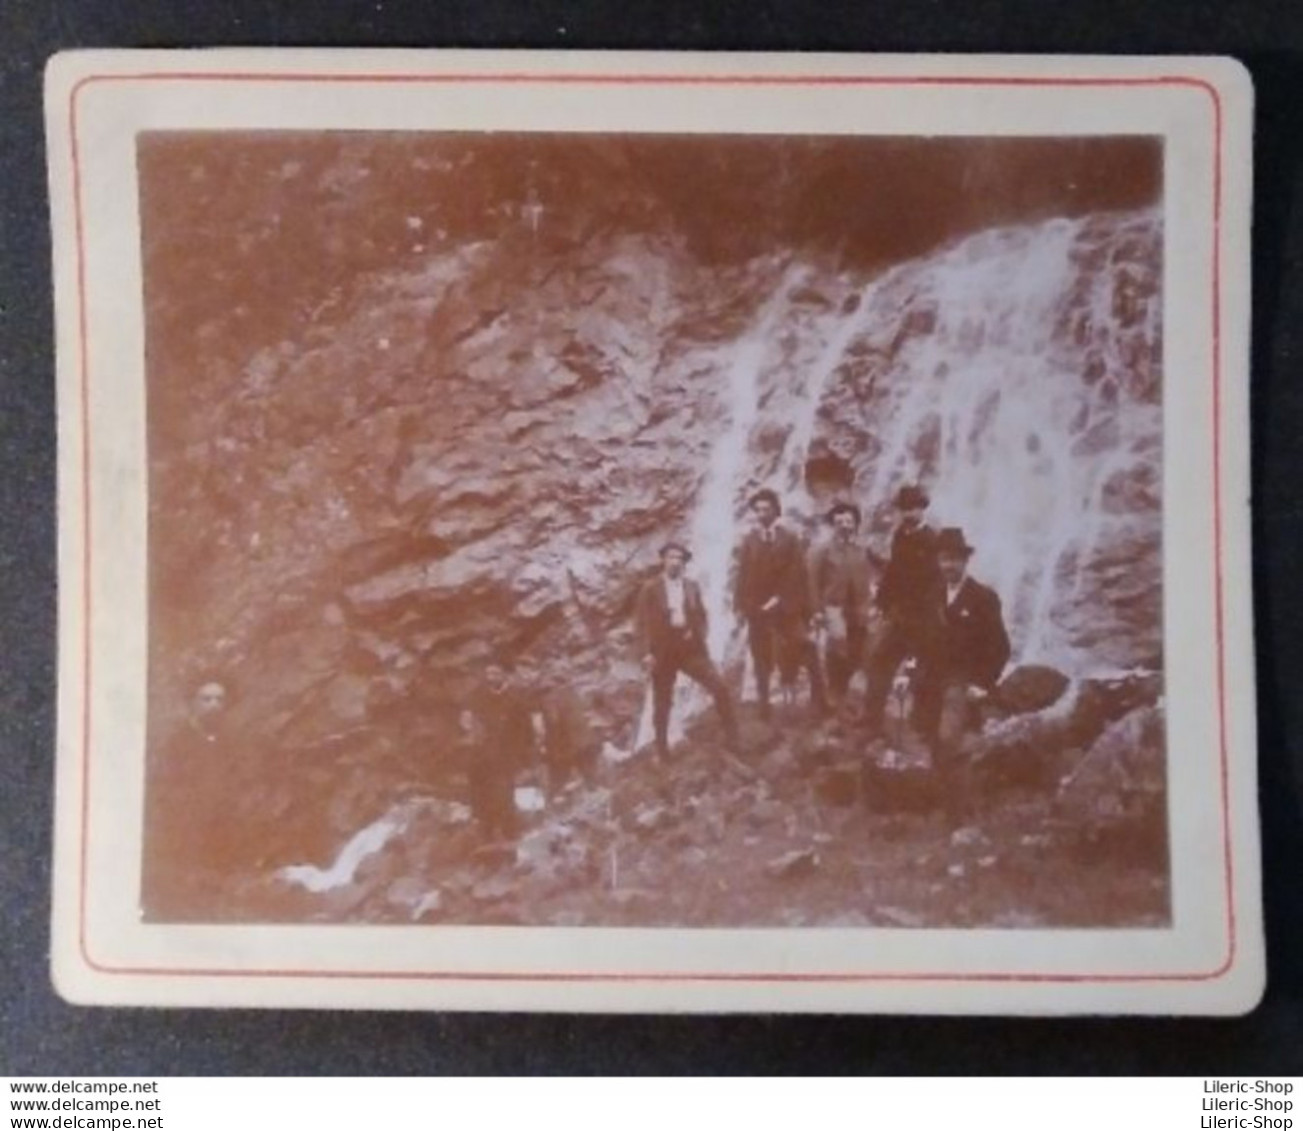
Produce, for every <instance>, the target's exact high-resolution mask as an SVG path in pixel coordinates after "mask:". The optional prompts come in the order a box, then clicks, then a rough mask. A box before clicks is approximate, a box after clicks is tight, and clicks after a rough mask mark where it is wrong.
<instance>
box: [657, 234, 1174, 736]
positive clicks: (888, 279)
mask: <svg viewBox="0 0 1303 1131" xmlns="http://www.w3.org/2000/svg"><path fill="white" fill-rule="evenodd" d="M1161 237H1162V230H1161V218H1160V214H1159V213H1158V211H1157V210H1143V211H1139V212H1133V213H1124V214H1103V215H1097V216H1087V217H1084V218H1079V219H1071V220H1068V219H1053V220H1048V221H1044V222H1040V223H1035V224H1025V225H1019V226H1014V227H1008V228H1000V229H994V230H991V231H986V232H980V233H978V234H976V235H972V236H969V237H967V238H964V239H961V240H957V241H955V242H954V243H953V244H951V245H949V246H947V247H944V248H942V249H940V250H938V251H936V252H934V253H932V254H929V255H926V256H923V257H921V258H919V259H915V260H912V261H910V262H907V263H903V264H900V265H898V266H896V267H893V268H891V269H889V270H887V271H885V272H883V273H881V274H879V275H877V276H876V277H855V276H854V275H853V274H850V273H843V274H840V275H838V274H835V273H833V272H830V271H827V270H821V269H818V268H816V266H814V265H811V264H806V265H791V266H789V267H787V268H786V269H785V270H783V271H782V272H781V273H780V274H779V276H778V279H777V282H776V283H771V284H770V285H769V286H768V287H767V292H766V296H765V298H764V300H763V302H762V303H761V304H760V306H759V308H758V312H757V314H756V315H755V317H754V318H753V319H752V320H751V322H750V325H749V327H748V329H747V330H746V331H745V332H744V333H743V334H742V335H740V336H739V337H738V338H737V339H736V340H735V341H733V342H732V343H729V344H728V345H726V346H725V347H721V349H720V350H718V351H716V352H715V355H714V362H715V364H714V365H713V366H712V367H711V368H710V369H709V370H708V371H707V373H706V374H705V376H704V377H703V378H701V379H702V380H703V381H709V380H711V379H712V378H713V380H714V383H715V388H716V390H717V393H716V395H717V397H718V401H717V406H718V407H717V419H718V424H717V428H718V432H717V435H716V438H715V440H714V443H713V446H712V448H711V450H710V454H709V457H708V460H707V463H706V468H705V472H704V475H703V478H702V480H701V488H700V490H699V492H698V495H697V498H696V502H695V509H694V511H693V513H692V516H691V520H690V522H689V524H688V531H689V534H688V537H689V540H690V543H691V547H692V550H693V554H694V560H693V562H692V565H691V567H690V568H691V572H692V574H693V575H694V576H695V577H696V578H697V580H698V581H699V582H700V583H701V586H702V595H703V598H704V599H705V602H706V606H707V611H708V614H709V616H710V626H711V627H710V642H709V643H710V650H711V655H712V657H713V658H714V659H715V660H716V662H723V663H729V662H731V661H733V660H735V659H737V657H738V656H739V654H740V653H741V652H742V651H743V650H742V649H741V646H740V640H739V639H738V638H737V634H736V632H735V631H734V630H733V620H732V613H731V593H730V583H731V577H730V573H731V563H732V557H733V552H734V549H735V547H736V545H737V542H738V540H739V538H740V537H741V533H742V528H743V524H744V523H745V521H746V513H745V501H746V498H747V496H748V494H749V492H750V490H752V489H754V488H755V487H758V486H761V485H768V486H772V487H774V488H775V489H776V490H778V491H779V493H780V495H782V496H783V500H784V510H785V514H784V518H785V521H786V522H787V523H788V525H790V526H792V527H793V528H794V529H796V530H797V531H798V532H800V533H802V534H804V535H805V536H807V537H809V538H812V539H813V538H817V537H820V536H821V535H820V534H819V532H818V531H819V528H818V526H817V523H816V519H817V515H818V513H819V512H820V511H821V510H822V509H823V507H824V506H826V504H827V502H828V501H829V498H828V492H827V491H825V490H821V489H816V488H814V487H812V486H811V484H809V483H808V482H807V480H806V468H807V462H808V460H809V459H810V456H811V455H812V453H815V452H816V451H818V452H827V453H832V454H833V455H835V456H836V458H837V459H838V460H839V461H840V462H841V465H843V466H845V467H847V468H848V469H849V473H850V474H851V475H852V477H853V482H852V483H851V485H850V486H849V487H848V488H847V489H845V490H844V491H841V490H838V491H837V492H836V493H837V494H845V495H846V496H847V497H849V498H851V499H853V500H854V501H856V502H858V503H859V504H860V506H861V508H862V509H863V510H864V512H865V515H866V518H867V520H868V521H867V522H866V524H865V533H866V537H867V539H868V541H869V542H870V545H871V548H873V549H874V550H876V551H877V552H878V553H879V554H882V553H885V552H886V548H887V539H888V537H889V528H890V524H891V521H892V506H891V500H892V498H893V497H894V495H895V492H896V491H897V490H898V489H899V487H901V486H902V485H904V484H906V483H914V482H921V483H922V484H924V486H925V487H926V488H927V489H928V491H929V492H930V494H931V496H932V507H931V514H930V521H931V522H932V524H933V525H934V526H959V527H961V528H962V529H963V530H964V533H965V535H966V536H967V538H968V540H969V541H970V542H971V543H972V544H973V545H974V546H975V547H976V553H975V554H974V556H973V559H972V563H971V572H972V573H973V575H974V576H975V577H977V578H978V579H979V580H981V581H983V582H984V583H986V584H988V585H991V586H992V587H993V588H994V589H995V590H996V592H997V593H998V594H999V595H1000V597H1001V598H1002V600H1003V602H1004V605H1005V615H1006V620H1007V622H1008V623H1009V626H1010V630H1011V635H1012V637H1013V643H1014V652H1015V660H1016V661H1017V662H1048V663H1053V664H1055V665H1057V666H1060V667H1062V668H1064V669H1065V670H1068V671H1069V672H1072V673H1075V674H1085V673H1086V672H1088V671H1099V670H1104V669H1110V668H1115V667H1118V666H1130V665H1132V664H1134V663H1136V662H1140V661H1142V660H1143V661H1144V662H1153V661H1154V660H1155V657H1156V656H1157V647H1158V645H1157V640H1158V638H1159V636H1160V624H1159V605H1160V601H1159V597H1158V594H1159V572H1160V555H1159V552H1158V540H1159V536H1160V530H1161V517H1160V512H1159V493H1160V492H1159V486H1158V485H1159V483H1160V481H1161V424H1162V409H1161V403H1160V397H1159V385H1160V381H1159V373H1160V366H1161V358H1160V329H1161V307H1162V301H1161V288H1160V279H1161ZM1119 577H1123V578H1125V584H1124V585H1119V584H1118V583H1117V582H1118V578H1119ZM704 706H705V703H704V699H703V697H702V696H701V695H700V694H698V693H697V692H696V690H695V689H688V688H686V687H681V688H680V689H679V698H678V700H677V701H676V704H675V708H674V713H673V715H672V718H671V723H672V726H673V727H674V729H675V730H676V731H681V727H682V723H683V722H684V721H685V719H687V718H689V717H691V716H692V715H693V714H695V713H697V712H699V711H700V710H702V709H703V707H704ZM650 735H651V730H650V705H649V704H648V706H647V707H646V709H645V710H644V712H643V717H642V722H641V725H640V727H639V736H638V744H639V745H642V744H643V743H645V742H646V741H648V740H649V739H650Z"/></svg>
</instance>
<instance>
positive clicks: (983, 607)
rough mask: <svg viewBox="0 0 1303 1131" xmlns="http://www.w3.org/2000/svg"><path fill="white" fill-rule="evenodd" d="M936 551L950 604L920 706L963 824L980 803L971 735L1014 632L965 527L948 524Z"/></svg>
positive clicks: (950, 803)
mask: <svg viewBox="0 0 1303 1131" xmlns="http://www.w3.org/2000/svg"><path fill="white" fill-rule="evenodd" d="M936 553H937V563H938V566H939V569H940V573H941V577H942V581H943V583H944V587H945V588H944V608H943V611H942V617H941V628H940V631H939V633H938V635H937V638H936V642H935V643H936V647H935V648H934V649H932V651H931V653H930V654H929V656H928V659H927V661H926V663H925V664H924V666H923V671H922V678H921V680H920V686H919V689H918V696H917V699H916V701H915V702H916V708H915V709H916V718H917V721H918V724H919V729H920V731H921V732H922V733H923V735H924V737H925V738H927V739H928V740H929V741H930V743H931V747H932V761H933V765H934V767H935V768H936V770H937V773H938V777H939V780H940V783H941V788H942V789H943V791H944V795H945V807H946V812H947V814H948V815H949V816H950V818H951V821H952V823H958V822H960V821H961V820H962V818H963V817H964V816H965V815H966V814H967V813H968V812H970V807H971V804H972V797H971V793H972V789H971V784H970V782H969V781H968V763H967V759H966V756H965V752H964V749H963V745H964V737H965V735H966V734H967V732H968V731H969V729H970V728H971V727H972V724H973V717H974V712H975V709H976V707H977V705H978V704H979V703H981V702H983V701H985V700H986V699H987V698H988V697H989V696H990V694H991V692H992V691H993V690H994V688H995V685H996V683H997V682H998V681H999V679H1000V675H1001V673H1002V672H1003V671H1004V668H1005V665H1006V664H1007V663H1008V662H1009V654H1010V647H1009V633H1008V632H1007V630H1006V629H1005V626H1004V616H1003V614H1002V612H1001V609H1000V598H999V597H998V596H997V595H996V593H995V590H993V589H991V588H989V587H987V586H985V585H982V584H981V583H980V582H978V581H975V580H973V578H971V577H969V576H968V559H969V558H970V557H971V556H972V553H973V547H972V546H970V545H969V544H968V543H967V541H965V539H964V534H963V531H961V530H959V529H957V528H955V527H947V528H946V529H943V530H942V531H940V533H938V534H937V538H936Z"/></svg>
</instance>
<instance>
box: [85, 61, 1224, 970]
mask: <svg viewBox="0 0 1303 1131" xmlns="http://www.w3.org/2000/svg"><path fill="white" fill-rule="evenodd" d="M107 82H146V83H153V82H265V83H326V82H338V83H375V84H398V83H476V84H491V83H498V84H530V83H534V84H549V85H560V84H567V85H635V86H636V85H656V86H973V87H980V86H1006V87H1034V86H1050V87H1087V88H1090V87H1095V88H1099V87H1153V86H1160V87H1161V86H1169V87H1170V86H1176V87H1187V88H1191V89H1196V90H1201V91H1203V92H1204V93H1205V94H1207V95H1208V96H1209V97H1210V99H1211V100H1212V106H1213V129H1214V168H1213V217H1212V220H1213V255H1212V271H1211V275H1212V277H1211V284H1212V287H1211V297H1212V349H1213V372H1212V377H1213V380H1212V410H1213V420H1212V425H1213V542H1214V554H1215V563H1214V567H1215V593H1214V603H1215V624H1216V643H1217V665H1216V667H1217V670H1216V685H1217V708H1218V741H1219V752H1220V786H1221V803H1222V848H1223V859H1224V866H1223V875H1224V879H1225V883H1226V928H1227V953H1226V958H1225V960H1224V961H1223V962H1222V963H1221V964H1220V965H1219V966H1217V967H1216V968H1215V969H1213V970H1210V971H1206V972H1193V973H1135V974H1127V973H1119V974H1071V973H1060V974H1049V973H1045V974H1032V973H1026V974H1020V973H1010V972H999V971H993V972H970V973H964V974H956V973H944V972H918V973H872V972H854V971H851V972H830V973H811V974H800V973H780V972H763V971H761V972H755V973H725V972H717V971H716V972H694V971H685V972H654V971H644V972H610V973H592V972H567V971H534V972H507V971H480V972H476V971H450V970H429V971H425V970H394V971H381V970H298V969H283V970H276V969H268V970H238V969H217V968H214V969H201V968H199V969H188V968H167V967H153V966H115V965H109V964H106V963H101V962H99V961H97V960H96V959H94V958H93V957H92V956H91V954H90V950H89V946H88V940H87V937H86V920H87V915H86V912H87V876H88V871H89V839H90V838H89V826H90V791H91V777H90V771H91V760H90V737H91V695H90V692H91V657H92V651H91V643H92V641H91V567H92V556H91V475H90V448H91V444H90V414H89V390H90V359H89V344H88V332H87V303H86V253H85V240H84V220H83V212H82V178H81V156H80V147H79V141H78V102H79V98H80V96H81V94H82V92H83V91H84V90H85V89H86V88H88V87H89V86H91V85H93V84H96V83H107ZM68 121H69V139H70V146H71V157H72V182H73V197H74V201H73V204H74V210H75V213H76V215H75V233H76V247H77V268H76V279H77V295H78V310H77V333H78V339H79V345H80V356H79V359H78V360H79V392H80V397H81V444H80V449H81V459H82V481H81V485H82V506H83V512H82V538H83V559H82V568H83V571H84V572H83V577H82V593H81V598H82V605H83V613H84V623H83V632H82V648H83V653H84V655H83V665H84V666H83V672H82V700H83V701H82V716H81V728H82V742H81V752H82V761H81V770H82V773H81V789H82V796H81V825H80V836H81V840H80V845H79V853H78V869H79V875H78V899H77V941H78V947H79V950H80V953H81V957H82V960H83V961H84V962H85V963H86V965H87V966H88V967H89V968H90V969H92V970H94V971H96V972H98V973H101V974H117V975H135V976H163V977H167V976H176V977H186V976H189V977H214V978H220V977H237V978H322V979H329V980H346V979H358V980H375V981H465V982H540V983H547V982H578V983H591V982H644V983H655V982H684V983H698V982H727V983H850V982H922V983H935V982H981V983H1001V982H1020V983H1083V982H1084V983H1101V984H1103V983H1138V982H1205V981H1213V980H1215V979H1218V978H1220V977H1222V976H1223V975H1225V974H1226V973H1227V972H1228V971H1229V970H1230V969H1231V968H1232V966H1233V965H1234V963H1235V957H1236V945H1237V938H1236V909H1235V886H1234V860H1233V849H1232V834H1231V813H1230V773H1229V761H1228V740H1227V722H1226V659H1225V647H1224V607H1223V588H1224V575H1223V569H1222V558H1223V547H1222V495H1221V344H1222V343H1221V220H1222V160H1223V153H1222V150H1223V136H1222V134H1223V121H1222V102H1221V96H1220V94H1219V93H1218V90H1217V88H1216V86H1215V85H1213V84H1212V83H1210V82H1208V81H1206V80H1204V79H1200V78H1196V77H1193V76H1190V75H1154V76H1136V77H1134V78H1126V77H1093V78H1092V77H1085V76H1064V77H1058V78H1035V77H1031V76H989V77H980V78H979V77H972V78H970V77H963V76H957V75H935V76H929V75H912V76H906V75H902V76H880V75H875V76H869V75H844V74H830V75H820V76H809V77H807V76H800V75H765V74H738V75H672V74H647V75H622V74H602V73H597V74H579V73H575V74H546V73H533V72H518V73H502V74H484V73H465V74H456V73H447V74H376V73H361V72H359V73H354V74H330V73H306V72H302V73H275V72H271V73H261V72H235V71H215V72H204V71H175V72H167V71H146V72H140V73H121V74H113V73H106V74H95V75H87V76H85V77H83V78H81V79H80V80H78V81H77V82H76V83H75V84H74V85H73V87H72V90H71V93H70V95H69V103H68Z"/></svg>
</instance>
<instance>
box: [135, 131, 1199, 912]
mask: <svg viewBox="0 0 1303 1131" xmlns="http://www.w3.org/2000/svg"><path fill="white" fill-rule="evenodd" d="M1162 159H1163V151H1162V144H1161V141H1160V140H1158V139H1156V138H1145V137H1139V138H1137V137H1081V138H1044V139H1039V138H1008V137H1004V138H994V137H992V138H964V139H959V138H945V139H940V138H924V137H914V138H890V139H889V138H873V137H853V138H841V137H818V138H814V137H782V136H759V137H740V136H693V137H689V136H676V135H614V134H590V135H582V134H566V135H563V134H528V135H527V134H510V133H508V134H495V135H488V134H473V133H467V134H451V133H420V132H395V133H374V132H348V133H344V132H340V133H328V132H319V133H277V132H267V133H251V132H225V133H203V132H153V133H144V134H142V135H140V138H139V142H138V151H137V161H138V173H139V179H140V192H141V200H140V213H141V227H142V240H143V267H144V288H145V293H144V298H145V330H146V383H147V403H148V474H149V563H150V579H149V614H150V621H149V689H148V751H147V758H146V790H145V835H144V851H143V859H142V867H141V910H142V914H143V916H144V918H145V919H146V920H147V921H149V922H158V923H171V922H201V923H224V922H361V923H425V924H430V923H450V924H526V925H553V926H612V925H621V926H648V927H651V926H663V927H706V926H731V927H752V926H753V927H771V926H773V927H782V926H786V927H796V926H830V927H831V926H843V927H847V926H849V927H888V928H910V927H953V928H970V927H1010V928H1012V927H1017V928H1039V927H1155V926H1165V925H1167V924H1168V923H1169V922H1170V918H1171V911H1170V895H1169V859H1168V824H1167V773H1168V765H1167V744H1166V737H1165V736H1166V727H1165V718H1164V657H1163V645H1162V640H1163V622H1162V608H1163V587H1162V538H1161V534H1162V523H1163V498H1162V490H1161V487H1162V456H1163V406H1162V401H1163V359H1162V324H1161V315H1162V286H1161V281H1162V255H1161V248H1162V231H1163V186H1162ZM1173 772H1179V767H1177V768H1174V769H1173Z"/></svg>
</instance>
